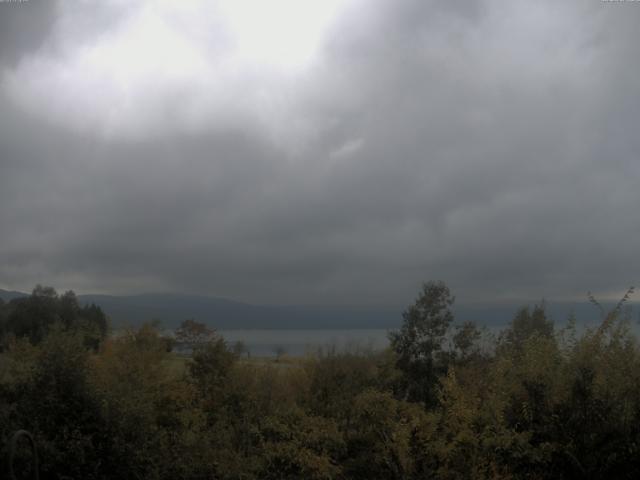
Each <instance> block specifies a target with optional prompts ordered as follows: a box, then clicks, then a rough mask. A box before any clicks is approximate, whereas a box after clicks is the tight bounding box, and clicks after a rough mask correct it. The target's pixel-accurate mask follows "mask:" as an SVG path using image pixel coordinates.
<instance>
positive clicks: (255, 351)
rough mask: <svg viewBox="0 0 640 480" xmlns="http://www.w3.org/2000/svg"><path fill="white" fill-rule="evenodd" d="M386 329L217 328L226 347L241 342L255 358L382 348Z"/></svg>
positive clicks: (385, 344) (387, 342)
mask: <svg viewBox="0 0 640 480" xmlns="http://www.w3.org/2000/svg"><path fill="white" fill-rule="evenodd" d="M387 332H388V330H384V329H358V330H218V333H220V334H221V335H222V336H223V337H224V339H225V340H226V341H227V343H228V344H229V346H230V347H233V345H234V344H235V343H236V342H238V341H241V342H243V343H244V345H245V347H246V349H247V350H248V351H249V353H250V354H251V355H253V356H256V357H269V356H275V355H276V352H277V351H279V350H280V351H281V352H284V353H286V354H287V355H294V356H300V355H306V354H314V353H317V352H318V351H319V350H321V349H322V350H326V349H332V348H335V350H336V351H342V352H344V351H354V350H364V349H370V350H382V349H384V348H385V347H386V346H387V345H388V344H389V341H388V339H387Z"/></svg>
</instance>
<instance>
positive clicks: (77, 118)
mask: <svg viewBox="0 0 640 480" xmlns="http://www.w3.org/2000/svg"><path fill="white" fill-rule="evenodd" d="M113 1H114V2H116V3H115V4H118V2H119V1H120V0H113ZM349 1H350V0H322V1H318V0H268V1H267V0H219V1H217V2H211V1H205V0H183V1H179V2H178V1H169V0H160V1H151V0H147V1H144V2H142V3H139V4H135V5H129V7H128V9H127V10H126V12H125V13H124V14H123V15H122V17H121V18H120V19H119V20H118V21H117V22H115V23H112V24H109V25H105V26H104V31H101V32H98V33H97V34H94V35H91V36H89V37H87V38H84V39H81V40H80V41H77V42H70V41H67V39H66V37H65V35H66V31H65V29H64V25H65V22H64V16H65V15H67V16H68V17H69V18H75V17H74V15H76V13H75V12H74V10H73V8H72V7H68V6H64V7H63V10H62V17H63V19H62V20H61V21H60V22H59V23H58V28H59V31H58V36H57V38H58V39H60V40H61V41H60V45H59V47H60V48H58V50H57V54H56V55H54V56H49V55H50V52H49V51H48V50H44V51H42V52H41V53H40V54H36V55H35V56H33V57H31V58H26V59H25V60H24V61H23V62H22V63H21V64H20V65H19V66H18V68H17V69H16V70H14V71H9V72H7V74H6V75H5V78H4V79H3V83H4V87H5V88H6V89H7V90H8V91H9V93H10V97H11V98H12V99H13V100H14V101H15V102H16V103H18V104H19V105H21V107H22V108H24V109H26V110H30V111H32V112H36V113H37V114H38V115H39V116H45V117H47V118H49V119H50V120H51V121H52V122H56V123H58V122H59V120H60V118H65V119H66V123H67V124H68V125H70V126H72V128H75V129H79V130H83V131H84V130H89V131H94V132H95V131H97V132H102V133H103V134H105V135H106V136H108V137H113V136H116V137H120V136H125V137H131V136H134V137H138V136H146V135H148V134H151V135H153V134H154V133H158V132H159V130H160V131H162V130H165V129H167V128H169V129H174V128H178V129H185V128H186V129H188V130H192V129H196V130H198V129H201V128H216V126H217V125H220V126H221V127H222V128H224V127H225V126H226V127H231V128H233V125H249V124H250V123H251V122H252V121H253V122H258V123H260V124H262V123H264V122H265V121H266V120H265V119H269V120H268V123H273V124H275V123H277V118H279V117H280V118H284V117H286V116H287V115H288V114H287V113H286V112H287V111H288V110H289V108H290V105H289V104H290V103H291V102H292V101H293V100H292V98H293V96H294V95H293V92H292V91H291V84H292V82H293V83H295V82H296V79H298V78H299V77H301V76H303V75H304V74H305V72H307V71H308V70H309V69H310V68H311V67H312V65H313V64H314V59H316V57H317V55H318V54H319V53H320V50H321V48H322V44H323V42H324V40H325V39H326V35H327V34H328V33H329V30H330V28H331V25H332V22H334V21H335V19H336V17H337V16H338V15H339V14H340V12H341V8H342V7H344V6H345V4H346V3H347V2H349ZM118 5H120V7H122V8H127V5H126V4H124V3H122V4H118ZM54 51H55V50H54ZM52 91H55V92H56V94H55V95H51V92H52ZM222 124H224V125H222ZM274 128H277V127H276V126H275V125H274Z"/></svg>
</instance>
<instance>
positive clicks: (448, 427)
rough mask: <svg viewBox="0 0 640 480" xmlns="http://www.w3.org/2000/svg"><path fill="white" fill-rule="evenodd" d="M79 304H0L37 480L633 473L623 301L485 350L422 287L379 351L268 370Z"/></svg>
mask: <svg viewBox="0 0 640 480" xmlns="http://www.w3.org/2000/svg"><path fill="white" fill-rule="evenodd" d="M43 292H48V293H46V294H45V293H43ZM73 298H74V296H73V295H72V294H71V293H69V294H65V295H63V296H58V295H56V294H55V292H53V291H51V290H48V289H42V288H41V287H40V288H38V289H36V291H34V294H33V295H32V296H31V297H30V298H29V299H23V300H19V301H17V302H16V301H13V302H10V303H8V304H4V305H1V306H0V321H1V326H2V328H3V331H2V332H3V333H2V345H3V348H4V352H3V353H1V354H0V355H1V356H0V434H2V436H3V438H2V440H3V442H2V443H3V444H4V442H5V441H6V437H7V435H9V434H10V432H12V431H15V430H17V429H20V428H26V429H28V430H30V431H31V432H33V434H34V435H35V437H36V440H37V442H38V445H39V448H40V453H41V459H42V465H41V467H42V478H78V479H80V478H83V479H106V478H127V479H136V478H140V479H142V478H145V479H165V478H166V479H169V478H171V479H205V478H219V479H367V480H372V479H428V478H438V479H439V478H442V479H459V478H503V479H511V478H513V479H545V478H592V479H595V478H636V477H637V475H638V474H639V473H640V368H639V367H640V348H639V345H638V343H637V341H636V339H635V338H634V336H633V335H632V333H631V331H630V328H629V318H628V316H625V315H624V312H623V309H622V308H621V306H622V303H621V304H620V305H619V308H616V309H615V310H614V311H613V312H611V313H610V314H606V315H603V319H602V323H601V324H600V325H598V326H597V327H595V328H593V329H586V330H579V329H578V328H576V326H575V322H573V321H571V322H569V324H568V325H567V326H566V327H565V328H562V329H559V330H558V329H555V328H554V325H553V323H552V322H551V321H550V320H549V319H548V318H547V316H546V314H545V310H544V306H538V307H535V308H533V309H528V308H524V309H522V310H521V311H519V312H517V313H516V315H515V317H514V319H513V321H512V323H511V324H510V325H509V326H508V327H507V328H506V329H505V330H504V331H503V332H502V333H501V334H500V335H499V336H498V337H497V338H495V339H493V338H492V337H491V336H490V335H489V334H488V333H487V332H486V331H482V330H479V329H478V328H476V327H475V325H473V324H469V323H467V324H462V325H455V324H454V318H453V315H452V313H451V310H450V307H451V305H452V303H453V296H452V295H451V294H450V292H449V290H448V288H447V287H446V286H445V285H444V284H442V283H428V284H426V285H425V286H424V288H423V290H422V291H421V293H420V295H419V297H418V299H417V300H416V303H415V304H414V305H413V306H411V307H409V308H408V309H407V311H406V312H405V314H404V323H403V324H402V327H401V328H400V330H398V331H397V332H395V333H392V334H391V336H390V340H391V347H390V348H389V349H388V350H386V351H383V352H366V351H365V352H351V353H336V352H331V351H329V352H325V353H320V354H318V355H316V356H313V357H308V358H304V359H287V358H286V357H284V358H281V359H280V361H278V362H270V361H265V360H257V359H241V358H239V356H238V354H237V352H234V351H233V349H230V348H229V347H228V346H227V344H226V343H225V342H224V340H223V339H222V338H220V337H219V336H217V335H214V334H211V332H209V331H207V330H206V329H203V328H202V326H199V325H197V324H196V323H194V322H193V321H190V322H187V323H185V324H183V326H182V328H183V330H181V331H180V332H179V333H180V334H181V335H183V336H185V338H188V339H189V342H190V343H191V344H192V345H194V349H193V354H192V355H191V356H190V357H189V358H187V357H183V356H179V355H176V354H175V353H172V352H170V351H169V349H168V348H167V342H166V340H165V339H164V338H162V337H161V335H160V333H159V332H158V330H157V329H156V328H154V327H153V326H151V325H146V326H144V327H142V328H139V329H136V330H131V331H127V332H125V333H122V334H119V335H117V336H113V335H112V336H109V337H107V336H105V333H106V325H105V326H104V327H102V320H98V319H99V318H102V317H101V316H100V315H98V314H97V313H91V312H96V311H99V309H98V310H96V309H97V307H82V308H80V307H78V306H77V302H75V303H74V301H73V300H72V299H73ZM69 305H71V306H72V308H71V307H70V308H69V309H67V310H65V308H67V307H69ZM69 311H72V312H75V313H73V314H68V312H69ZM192 334H198V335H197V338H195V340H194V338H191V336H190V335H192ZM96 335H97V336H96ZM96 339H98V340H99V341H98V343H97V344H96V343H95V341H96ZM201 340H202V341H201Z"/></svg>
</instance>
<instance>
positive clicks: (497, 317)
mask: <svg viewBox="0 0 640 480" xmlns="http://www.w3.org/2000/svg"><path fill="white" fill-rule="evenodd" d="M27 295H28V294H27V293H23V292H16V291H6V290H1V289H0V298H2V299H3V300H5V301H9V300H11V299H13V298H19V297H22V296H27ZM78 299H79V300H80V303H81V304H89V303H95V304H96V305H99V306H100V307H102V309H103V310H104V311H105V313H106V314H107V315H108V316H109V318H110V319H111V322H112V325H113V326H114V327H115V328H118V327H122V326H127V325H130V326H135V325H140V324H142V323H144V322H147V321H150V320H159V321H160V322H161V324H162V325H163V326H164V327H166V328H174V327H175V326H177V325H178V324H179V323H180V322H181V321H182V320H185V319H187V318H193V319H195V320H197V321H200V322H205V323H207V324H209V325H211V326H212V327H214V328H218V329H235V328H243V329H245V328H256V329H260V328H267V329H268V328H293V329H305V328H314V329H316V328H317V329H339V328H397V327H398V326H400V324H401V322H402V311H403V308H404V307H402V306H397V307H364V306H353V307H349V306H265V305H251V304H248V303H242V302H236V301H232V300H226V299H222V298H215V297H207V296H201V295H184V294H171V293H153V294H142V295H122V296H117V295H78ZM527 303H528V304H529V305H533V304H535V303H536V302H526V301H520V302H518V301H512V302H504V303H483V304H456V305H455V307H454V312H455V316H456V321H457V322H462V321H466V320H471V321H474V322H476V323H477V324H478V325H486V326H503V325H506V324H507V323H508V322H509V321H510V320H511V319H512V318H513V316H514V314H515V313H516V311H517V310H518V308H520V307H521V306H523V305H527ZM613 305H614V304H612V303H606V302H603V306H604V307H605V308H611V307H613ZM547 312H548V314H549V315H550V316H551V318H552V319H553V320H555V322H556V323H557V324H563V323H564V322H565V321H566V319H567V318H568V316H569V314H570V313H571V312H573V313H574V314H575V315H576V317H577V319H578V321H579V323H582V324H584V323H588V324H595V323H596V322H598V319H599V314H598V311H597V309H595V308H594V306H593V305H591V304H589V302H587V301H586V300H585V301H582V302H547ZM633 318H634V320H635V319H636V317H635V316H634V317H633Z"/></svg>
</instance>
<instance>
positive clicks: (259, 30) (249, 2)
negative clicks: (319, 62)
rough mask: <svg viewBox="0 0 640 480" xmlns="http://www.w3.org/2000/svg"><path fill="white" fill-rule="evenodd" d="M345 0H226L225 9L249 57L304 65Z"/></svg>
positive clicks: (240, 50)
mask: <svg viewBox="0 0 640 480" xmlns="http://www.w3.org/2000/svg"><path fill="white" fill-rule="evenodd" d="M344 3H345V1H344V0H321V1H319V0H269V1H264V0H225V1H223V2H222V5H221V7H222V11H223V12H224V15H225V17H226V18H227V20H228V22H229V26H230V29H231V32H232V34H233V36H234V38H235V40H236V47H237V49H238V53H239V54H240V55H241V56H242V57H243V58H245V59H247V60H249V61H254V62H260V63H267V64H270V65H275V66H278V67H282V68H293V67H299V66H301V65H304V64H305V63H306V62H308V61H309V60H310V59H311V58H312V57H313V56H314V54H315V53H316V51H317V49H318V48H319V46H320V43H321V41H322V37H323V34H324V33H325V30H326V28H327V27H328V25H329V24H330V22H331V20H332V19H333V18H334V17H335V16H336V14H337V12H338V10H339V8H340V6H341V5H342V4H344Z"/></svg>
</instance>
